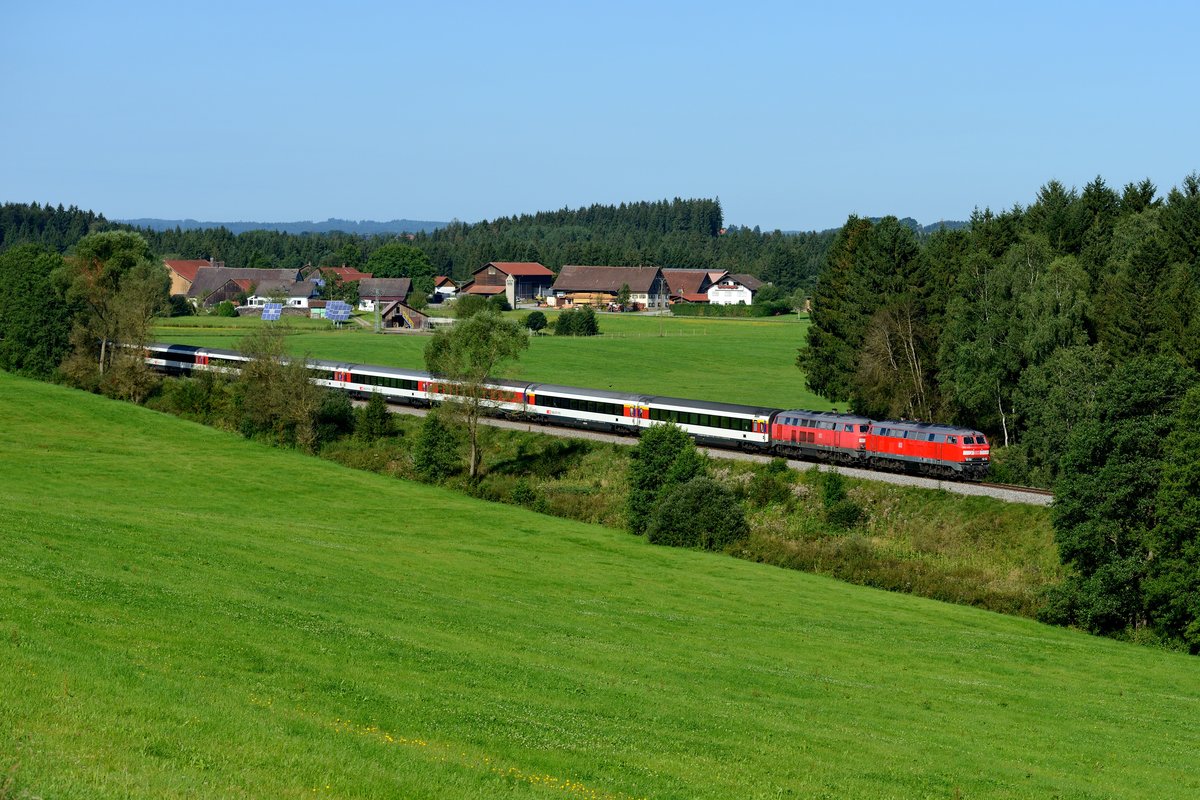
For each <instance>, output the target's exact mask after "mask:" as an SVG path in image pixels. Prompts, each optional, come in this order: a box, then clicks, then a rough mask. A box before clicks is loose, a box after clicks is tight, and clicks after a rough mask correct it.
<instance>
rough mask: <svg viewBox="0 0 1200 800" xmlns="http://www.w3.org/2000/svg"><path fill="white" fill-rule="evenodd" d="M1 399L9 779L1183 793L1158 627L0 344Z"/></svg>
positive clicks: (198, 787)
mask: <svg viewBox="0 0 1200 800" xmlns="http://www.w3.org/2000/svg"><path fill="white" fill-rule="evenodd" d="M0 411H2V412H3V417H4V419H5V425H4V426H0V508H2V509H3V510H4V513H3V514H2V515H0V541H2V543H3V546H2V547H0V665H3V668H2V669H0V759H2V761H0V775H6V774H10V773H9V770H10V769H11V770H12V772H11V775H13V776H14V777H13V778H12V781H13V783H12V785H11V786H9V787H8V791H9V793H10V794H12V795H15V796H21V794H22V793H26V792H27V793H28V794H30V795H37V796H43V797H56V798H57V797H68V798H70V797H80V798H83V797H87V798H95V797H182V796H203V797H210V796H220V797H226V796H231V797H237V796H246V797H333V796H336V797H364V798H365V797H371V798H378V797H434V798H463V797H480V798H482V797H495V796H498V795H503V796H511V797H551V796H567V797H583V798H593V797H595V798H602V797H608V798H620V797H656V798H657V797H666V798H695V797H700V798H706V797H710V798H729V797H780V796H797V797H804V796H808V797H955V796H961V797H1061V798H1090V797H1096V798H1099V797H1183V796H1192V795H1195V794H1196V792H1197V791H1198V790H1200V777H1197V775H1198V769H1197V768H1198V767H1200V755H1198V754H1200V723H1197V718H1198V717H1197V713H1196V712H1197V702H1198V694H1197V692H1196V688H1195V687H1196V680H1195V670H1196V664H1197V663H1198V662H1196V661H1195V660H1194V659H1191V658H1188V657H1185V656H1180V655H1175V654H1170V653H1164V652H1159V651H1154V650H1149V649H1145V648H1139V647H1134V646H1129V645H1123V644H1120V643H1117V642H1113V641H1109V640H1103V639H1096V638H1091V637H1087V636H1084V635H1081V634H1075V633H1072V632H1069V631H1064V630H1059V629H1051V628H1046V627H1042V626H1039V625H1037V624H1035V623H1032V622H1029V621H1027V620H1021V619H1016V618H1011V617H1004V616H1000V615H994V614H988V613H985V612H980V611H977V610H973V609H970V608H965V607H959V606H950V605H943V604H939V603H935V602H930V601H926V600H921V599H917V598H913V597H908V596H903V595H897V594H889V593H884V592H878V591H872V590H867V589H861V588H856V587H852V586H847V585H843V584H839V583H836V582H834V581H831V580H828V579H824V578H820V577H814V576H810V575H805V574H801V573H797V572H790V571H786V570H779V569H774V568H770V567H764V566H761V565H756V564H752V563H747V562H742V561H738V560H735V559H730V558H726V557H723V556H719V555H705V554H700V553H691V552H681V551H676V550H669V549H659V548H654V547H652V546H650V545H647V544H644V543H643V542H642V541H641V540H639V539H636V538H634V537H631V536H629V535H628V534H625V533H621V532H617V531H612V530H607V529H604V528H599V527H595V526H588V525H584V524H579V523H572V522H567V521H563V520H557V519H552V518H548V517H542V516H537V515H534V514H530V513H528V512H525V511H522V510H520V509H516V508H512V507H507V506H500V505H489V504H484V503H481V502H478V501H472V500H470V499H467V498H464V497H462V496H460V495H457V494H453V493H449V492H446V491H441V490H438V489H434V488H431V487H425V486H420V485H414V484H408V483H404V482H399V481H395V480H390V479H387V478H383V477H380V476H376V475H372V474H368V473H361V472H354V471H351V470H347V469H342V468H340V467H338V466H337V465H334V464H330V463H327V462H323V461H319V460H316V459H311V458H306V457H303V456H300V455H297V454H293V453H289V452H283V451H277V450H271V449H266V448H263V447H260V446H257V445H254V444H252V443H249V442H246V441H242V440H239V439H236V438H233V437H231V436H228V435H225V434H222V433H220V432H217V431H214V430H210V429H207V428H203V427H200V426H195V425H190V424H188V423H185V422H181V421H179V420H176V419H173V418H170V417H166V416H163V415H159V414H155V413H153V412H150V411H147V410H146V409H141V408H136V407H131V406H128V405H124V404H119V403H114V402H109V401H105V400H102V399H100V398H96V397H92V396H88V395H81V394H78V393H75V392H70V391H68V390H65V389H61V388H57V387H52V386H47V385H42V384H36V383H30V382H26V381H21V380H18V379H15V378H12V377H9V376H7V375H3V374H0ZM4 785H5V781H4V779H0V786H4Z"/></svg>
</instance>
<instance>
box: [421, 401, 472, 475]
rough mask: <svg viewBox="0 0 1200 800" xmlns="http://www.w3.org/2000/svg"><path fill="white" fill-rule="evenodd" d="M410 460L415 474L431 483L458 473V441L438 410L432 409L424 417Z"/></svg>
mask: <svg viewBox="0 0 1200 800" xmlns="http://www.w3.org/2000/svg"><path fill="white" fill-rule="evenodd" d="M412 458H413V468H414V469H415V470H416V472H417V474H418V475H420V476H421V478H422V479H423V480H427V481H429V482H431V483H439V482H441V481H444V480H445V479H446V478H449V477H450V476H451V475H453V474H454V473H455V472H457V471H458V467H459V464H461V463H462V460H461V459H460V458H459V455H458V440H457V439H456V438H455V436H454V431H452V430H451V429H450V428H449V427H448V426H447V425H446V422H445V420H443V419H442V414H441V412H440V411H439V410H437V409H433V410H431V411H430V412H429V413H428V414H426V415H425V419H424V421H423V422H422V423H421V432H420V433H419V434H417V444H416V447H414V448H413V456H412Z"/></svg>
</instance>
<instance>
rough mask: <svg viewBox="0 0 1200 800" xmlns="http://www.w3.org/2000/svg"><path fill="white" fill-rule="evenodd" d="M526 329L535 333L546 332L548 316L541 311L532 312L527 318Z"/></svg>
mask: <svg viewBox="0 0 1200 800" xmlns="http://www.w3.org/2000/svg"><path fill="white" fill-rule="evenodd" d="M525 327H526V328H528V329H529V330H531V331H533V332H534V333H538V332H539V331H542V330H545V328H546V315H545V314H543V313H542V312H541V311H530V312H529V316H527V317H526V318H525Z"/></svg>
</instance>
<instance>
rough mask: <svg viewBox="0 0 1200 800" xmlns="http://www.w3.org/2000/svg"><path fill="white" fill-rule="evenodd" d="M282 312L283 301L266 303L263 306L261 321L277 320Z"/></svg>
mask: <svg viewBox="0 0 1200 800" xmlns="http://www.w3.org/2000/svg"><path fill="white" fill-rule="evenodd" d="M281 314H283V303H267V304H266V305H264V306H263V313H262V318H263V322H278V321H279V317H280V315H281Z"/></svg>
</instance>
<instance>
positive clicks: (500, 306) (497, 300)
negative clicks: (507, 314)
mask: <svg viewBox="0 0 1200 800" xmlns="http://www.w3.org/2000/svg"><path fill="white" fill-rule="evenodd" d="M487 304H488V308H490V309H492V310H493V311H512V306H510V305H509V304H508V298H507V297H505V296H504V295H502V294H494V295H492V296H491V297H489V298H488V300H487Z"/></svg>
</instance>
